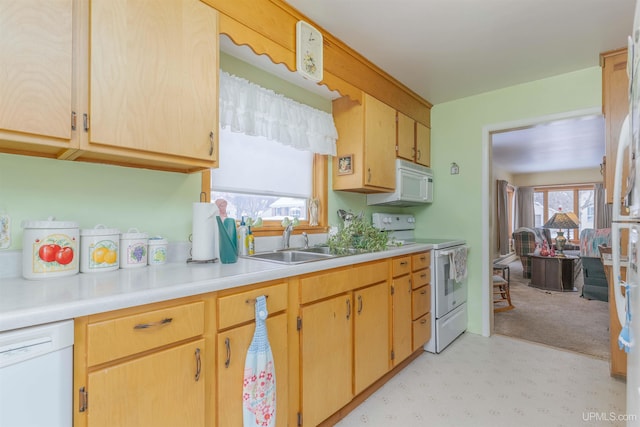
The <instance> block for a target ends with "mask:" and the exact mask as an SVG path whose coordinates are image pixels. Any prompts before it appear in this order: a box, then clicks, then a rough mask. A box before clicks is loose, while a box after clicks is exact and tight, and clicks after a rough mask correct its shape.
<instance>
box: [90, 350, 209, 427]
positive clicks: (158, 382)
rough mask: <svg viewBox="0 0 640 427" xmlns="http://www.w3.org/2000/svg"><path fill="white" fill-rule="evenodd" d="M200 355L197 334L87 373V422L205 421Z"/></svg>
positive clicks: (124, 426)
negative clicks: (154, 350)
mask: <svg viewBox="0 0 640 427" xmlns="http://www.w3.org/2000/svg"><path fill="white" fill-rule="evenodd" d="M204 360H206V359H205V357H204V340H203V339H201V340H199V341H195V342H190V343H187V344H183V345H180V346H177V347H172V348H169V349H166V350H163V351H159V352H157V353H152V354H149V355H147V356H144V357H139V358H136V359H133V360H129V361H127V362H124V363H121V364H118V365H115V366H110V367H107V368H104V369H101V370H98V371H95V372H92V373H90V374H89V382H88V395H89V399H90V401H89V409H88V425H89V427H98V426H105V427H112V426H119V427H139V426H154V427H162V426H166V427H175V426H182V425H184V426H190V427H194V426H204V422H205V419H204V418H205V417H204V415H205V409H204V404H205V394H204V392H205V384H204V383H205V381H204V376H205V375H206V369H207V367H206V366H204V363H202V362H203V361H204ZM198 370H199V371H198ZM198 372H199V376H198V375H197V374H198Z"/></svg>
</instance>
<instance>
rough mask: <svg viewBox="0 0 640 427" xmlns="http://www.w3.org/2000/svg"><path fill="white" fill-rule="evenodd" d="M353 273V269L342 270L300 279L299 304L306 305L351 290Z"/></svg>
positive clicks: (352, 287)
mask: <svg viewBox="0 0 640 427" xmlns="http://www.w3.org/2000/svg"><path fill="white" fill-rule="evenodd" d="M353 272H354V270H353V269H344V270H337V271H331V272H328V273H321V274H316V275H313V276H307V277H304V278H302V279H300V303H301V304H306V303H308V302H311V301H315V300H318V299H321V298H327V297H330V296H332V295H338V294H341V293H343V292H348V291H351V290H353V289H354V288H355V286H354V280H353V277H354V275H353Z"/></svg>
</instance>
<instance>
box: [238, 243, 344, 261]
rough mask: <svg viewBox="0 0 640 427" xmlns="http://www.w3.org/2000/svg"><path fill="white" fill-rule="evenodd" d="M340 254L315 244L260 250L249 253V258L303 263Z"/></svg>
mask: <svg viewBox="0 0 640 427" xmlns="http://www.w3.org/2000/svg"><path fill="white" fill-rule="evenodd" d="M338 256H340V255H336V254H332V253H331V252H330V250H329V247H328V246H314V247H310V248H295V249H280V250H276V251H271V252H259V253H257V254H253V255H249V256H247V258H249V259H257V260H260V261H269V262H275V263H278V264H289V265H293V264H303V263H306V262H313V261H321V260H326V259H331V258H336V257H338Z"/></svg>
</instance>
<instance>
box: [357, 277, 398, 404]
mask: <svg viewBox="0 0 640 427" xmlns="http://www.w3.org/2000/svg"><path fill="white" fill-rule="evenodd" d="M388 292H389V289H388V286H387V282H386V281H384V282H381V283H378V284H376V285H373V286H369V287H367V288H364V289H359V290H357V291H355V292H354V304H355V316H354V328H353V330H354V337H353V348H354V358H353V369H354V375H353V388H354V390H353V392H354V394H359V393H360V392H362V391H363V390H364V389H365V388H367V387H369V386H370V385H371V384H373V383H374V382H376V380H377V379H378V378H380V377H382V376H383V375H384V374H386V373H387V371H388V370H389V297H388V295H389V293H388Z"/></svg>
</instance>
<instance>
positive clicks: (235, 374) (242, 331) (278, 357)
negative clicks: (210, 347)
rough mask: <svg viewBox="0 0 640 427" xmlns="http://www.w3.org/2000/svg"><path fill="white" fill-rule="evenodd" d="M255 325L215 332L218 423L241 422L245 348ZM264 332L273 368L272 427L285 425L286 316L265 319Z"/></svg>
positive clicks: (223, 425) (230, 425)
mask: <svg viewBox="0 0 640 427" xmlns="http://www.w3.org/2000/svg"><path fill="white" fill-rule="evenodd" d="M254 331H255V324H254V323H250V324H247V325H244V326H239V327H237V328H233V329H230V330H228V331H225V332H220V333H219V334H218V357H217V370H216V372H217V376H218V383H217V387H218V393H217V396H218V408H219V410H218V424H217V425H218V426H219V427H227V426H228V427H237V426H241V425H242V381H243V379H244V363H245V358H246V355H247V349H248V348H249V344H251V339H252V338H253V333H254ZM267 331H268V332H267V334H268V337H269V343H270V344H271V352H272V353H273V360H274V364H275V368H276V404H277V408H276V426H282V427H284V426H286V425H287V400H288V394H287V384H288V378H287V372H288V371H287V364H288V357H287V316H286V314H280V315H278V316H275V317H269V318H267Z"/></svg>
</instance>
